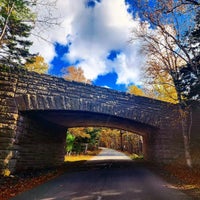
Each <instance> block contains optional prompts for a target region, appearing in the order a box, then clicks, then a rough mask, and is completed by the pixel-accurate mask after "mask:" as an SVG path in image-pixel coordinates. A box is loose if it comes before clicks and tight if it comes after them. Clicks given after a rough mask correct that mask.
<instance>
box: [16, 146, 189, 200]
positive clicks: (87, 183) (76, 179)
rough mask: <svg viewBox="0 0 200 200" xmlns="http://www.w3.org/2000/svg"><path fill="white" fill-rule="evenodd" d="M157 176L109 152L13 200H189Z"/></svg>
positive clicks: (104, 150)
mask: <svg viewBox="0 0 200 200" xmlns="http://www.w3.org/2000/svg"><path fill="white" fill-rule="evenodd" d="M189 199H191V198H189V197H187V196H186V195H185V194H183V193H182V192H180V191H177V190H175V189H174V188H173V187H172V186H170V185H169V184H168V183H166V182H165V181H164V180H162V179H161V178H160V177H158V176H157V175H155V174H154V173H152V172H151V171H149V170H148V169H145V168H144V167H142V166H140V165H138V164H136V163H134V162H133V161H131V160H130V159H129V158H128V157H127V156H125V155H124V154H122V153H119V152H117V151H114V150H110V149H103V151H102V152H101V153H100V154H99V155H98V156H96V157H95V158H94V159H92V160H91V161H88V162H86V163H85V164H84V165H82V166H80V168H79V170H74V171H73V170H72V171H71V172H67V173H65V174H63V175H62V176H59V177H57V178H55V179H53V180H51V181H49V182H47V183H45V184H42V185H40V186H38V187H36V188H34V189H32V190H30V191H27V192H24V193H22V194H21V195H18V196H16V197H15V198H12V200H189Z"/></svg>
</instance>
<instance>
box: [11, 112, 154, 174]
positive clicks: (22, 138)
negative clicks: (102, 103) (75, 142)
mask: <svg viewBox="0 0 200 200" xmlns="http://www.w3.org/2000/svg"><path fill="white" fill-rule="evenodd" d="M72 127H108V128H113V129H119V130H124V131H129V132H133V133H136V134H138V135H140V136H142V138H143V155H144V158H145V159H146V160H149V159H151V154H152V151H151V145H150V144H151V140H152V139H153V138H154V133H155V132H156V128H155V127H151V126H149V125H146V124H142V123H139V122H136V121H133V120H129V119H125V118H119V117H116V116H112V115H105V114H99V113H93V112H84V111H61V110H57V111H55V110H52V111H42V110H41V111H26V112H21V114H20V117H19V120H18V128H17V135H16V139H15V140H16V143H17V145H16V150H17V154H18V159H17V163H16V167H15V169H16V171H20V170H24V169H29V168H45V167H53V166H58V165H61V164H63V162H64V156H65V153H66V150H65V146H66V132H67V129H68V128H72ZM22 130H23V132H21V131H22Z"/></svg>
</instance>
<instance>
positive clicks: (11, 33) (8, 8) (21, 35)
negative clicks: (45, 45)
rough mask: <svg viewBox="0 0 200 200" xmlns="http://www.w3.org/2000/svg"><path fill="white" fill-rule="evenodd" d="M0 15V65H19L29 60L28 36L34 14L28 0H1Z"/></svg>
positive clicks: (30, 58) (30, 57) (30, 59)
mask: <svg viewBox="0 0 200 200" xmlns="http://www.w3.org/2000/svg"><path fill="white" fill-rule="evenodd" d="M0 6H1V15H0V16H1V17H0V65H6V66H9V67H14V66H21V65H23V64H24V63H25V62H31V61H32V57H33V55H32V54H31V53H30V52H29V47H30V46H31V45H32V42H30V41H29V40H28V37H29V35H30V33H31V30H32V28H33V26H32V22H33V20H34V15H33V13H32V12H31V10H30V8H29V6H30V5H29V3H28V1H24V0H9V1H8V0H2V1H1V2H0Z"/></svg>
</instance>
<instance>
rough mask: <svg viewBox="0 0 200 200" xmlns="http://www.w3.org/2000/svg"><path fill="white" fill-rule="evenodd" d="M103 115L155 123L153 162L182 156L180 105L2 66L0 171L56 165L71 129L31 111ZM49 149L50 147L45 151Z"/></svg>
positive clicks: (149, 148) (150, 148)
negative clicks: (42, 119) (68, 129)
mask: <svg viewBox="0 0 200 200" xmlns="http://www.w3.org/2000/svg"><path fill="white" fill-rule="evenodd" d="M41 110H55V111H57V110H61V111H63V110H64V111H84V112H92V113H101V114H106V115H110V116H115V117H118V118H119V119H123V120H124V119H127V120H132V121H133V122H138V123H140V124H143V125H144V126H149V127H153V129H152V130H154V131H150V132H149V131H146V132H145V134H144V140H145V145H146V147H145V149H146V150H145V155H146V158H147V159H148V160H153V161H155V162H171V161H173V160H175V159H177V158H178V157H180V156H183V154H184V149H183V140H182V136H181V126H180V122H179V120H178V111H177V106H176V105H171V104H168V103H164V102H161V101H157V100H153V99H149V98H145V97H138V96H134V95H130V94H126V93H122V92H117V91H113V90H110V89H107V88H102V87H97V86H92V85H87V84H83V83H77V82H69V81H65V80H64V79H61V78H57V77H52V76H48V75H39V74H37V73H34V72H27V71H24V70H20V71H18V70H17V69H9V70H8V69H7V70H3V69H1V68H0V113H1V116H0V169H6V168H8V169H9V170H10V171H15V170H20V169H22V168H28V167H31V166H32V167H33V166H34V165H35V167H36V168H37V167H47V166H52V165H54V164H55V165H58V164H60V163H61V160H63V154H64V151H63V149H64V137H65V132H66V128H67V127H62V126H58V125H55V124H53V123H51V124H50V123H47V122H46V121H44V122H39V121H38V120H37V119H35V118H31V117H30V116H29V115H28V112H27V111H41ZM47 149H48V150H47Z"/></svg>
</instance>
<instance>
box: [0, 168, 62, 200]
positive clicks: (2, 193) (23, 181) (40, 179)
mask: <svg viewBox="0 0 200 200" xmlns="http://www.w3.org/2000/svg"><path fill="white" fill-rule="evenodd" d="M62 173H63V171H62V169H57V170H56V169H52V170H41V171H35V172H31V173H26V174H19V175H16V176H10V177H0V200H8V199H10V198H11V197H14V196H16V195H17V194H19V193H21V192H24V191H26V190H29V189H31V188H33V187H36V186H37V185H40V184H41V183H44V182H46V181H48V180H51V179H53V178H55V177H56V176H58V175H60V174H62Z"/></svg>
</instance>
